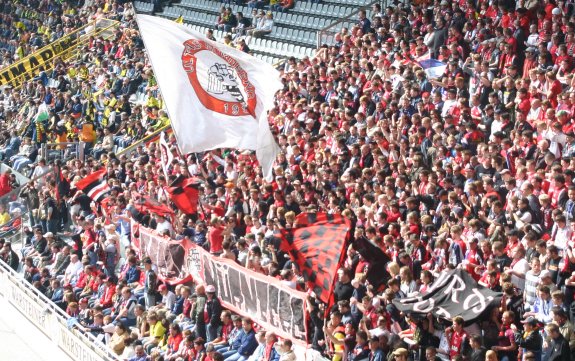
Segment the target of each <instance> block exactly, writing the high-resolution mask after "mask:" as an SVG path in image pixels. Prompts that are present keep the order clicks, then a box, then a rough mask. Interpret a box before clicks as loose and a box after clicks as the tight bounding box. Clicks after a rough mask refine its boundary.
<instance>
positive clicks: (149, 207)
mask: <svg viewBox="0 0 575 361" xmlns="http://www.w3.org/2000/svg"><path fill="white" fill-rule="evenodd" d="M135 205H136V209H138V211H140V212H143V211H148V212H149V213H155V214H159V215H162V216H172V215H174V211H173V210H172V209H171V208H170V207H168V206H167V205H165V204H162V203H160V202H158V201H156V200H155V199H152V198H150V197H148V196H140V201H139V202H137V203H136V204H135Z"/></svg>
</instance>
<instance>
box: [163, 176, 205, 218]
mask: <svg viewBox="0 0 575 361" xmlns="http://www.w3.org/2000/svg"><path fill="white" fill-rule="evenodd" d="M199 188H200V183H199V182H198V180H197V179H196V178H184V177H183V176H179V177H178V178H176V180H174V182H172V184H171V187H168V188H167V189H166V191H167V192H168V194H169V195H170V200H171V201H172V202H174V204H175V205H176V207H178V209H180V210H181V211H182V212H184V213H186V214H195V213H197V212H198V199H199V193H200V191H199Z"/></svg>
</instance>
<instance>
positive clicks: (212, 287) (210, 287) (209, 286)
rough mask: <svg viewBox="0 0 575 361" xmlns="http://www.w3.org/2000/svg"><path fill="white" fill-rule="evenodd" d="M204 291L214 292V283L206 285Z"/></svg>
mask: <svg viewBox="0 0 575 361" xmlns="http://www.w3.org/2000/svg"><path fill="white" fill-rule="evenodd" d="M206 293H216V288H215V287H214V285H208V286H207V287H206Z"/></svg>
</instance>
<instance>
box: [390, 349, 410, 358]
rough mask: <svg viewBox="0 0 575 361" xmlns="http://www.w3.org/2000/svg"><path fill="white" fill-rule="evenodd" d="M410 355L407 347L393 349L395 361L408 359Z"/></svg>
mask: <svg viewBox="0 0 575 361" xmlns="http://www.w3.org/2000/svg"><path fill="white" fill-rule="evenodd" d="M408 355H409V351H407V349H405V348H403V347H400V348H398V349H395V351H393V359H394V360H395V361H407V356H408Z"/></svg>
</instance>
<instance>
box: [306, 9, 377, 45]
mask: <svg viewBox="0 0 575 361" xmlns="http://www.w3.org/2000/svg"><path fill="white" fill-rule="evenodd" d="M378 3H381V1H380V0H374V1H371V2H370V3H369V4H365V5H363V6H360V7H359V8H357V10H356V11H354V12H352V13H351V14H349V15H348V16H346V17H344V18H341V19H339V20H337V21H334V22H333V23H331V24H329V25H328V26H326V27H325V28H323V29H321V30H318V32H317V47H318V48H320V47H321V46H322V45H323V44H332V43H333V42H334V40H335V34H337V33H339V32H340V30H341V28H342V27H348V28H349V27H351V26H353V25H355V24H356V23H357V20H354V17H356V16H357V14H358V13H359V12H360V11H361V10H369V9H370V7H371V6H373V5H374V4H378ZM368 17H369V11H368Z"/></svg>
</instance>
